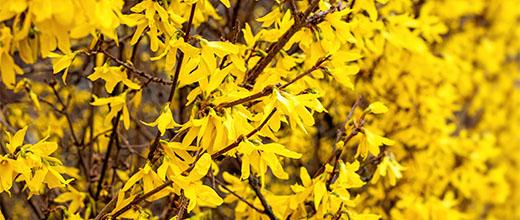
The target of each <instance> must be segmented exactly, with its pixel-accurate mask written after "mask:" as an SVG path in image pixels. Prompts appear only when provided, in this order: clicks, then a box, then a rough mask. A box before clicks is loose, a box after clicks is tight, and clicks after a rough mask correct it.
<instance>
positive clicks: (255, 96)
mask: <svg viewBox="0 0 520 220" xmlns="http://www.w3.org/2000/svg"><path fill="white" fill-rule="evenodd" d="M329 59H330V56H326V57H323V58H320V59H318V61H317V62H316V63H315V64H314V65H313V66H312V67H311V68H310V69H308V70H306V71H305V72H303V73H301V74H299V75H297V76H296V77H294V79H292V80H291V81H289V82H287V83H285V84H283V85H281V86H276V85H269V86H266V87H265V88H264V89H262V90H261V91H259V92H257V93H254V94H252V95H250V96H247V97H244V98H240V99H237V100H234V101H229V102H223V103H220V104H219V105H217V107H216V109H222V108H229V107H232V106H235V105H240V104H243V103H246V102H250V101H253V100H255V99H258V98H261V97H264V96H267V95H269V94H271V93H272V92H273V89H274V88H278V89H285V88H287V87H288V86H290V85H291V84H293V83H295V82H296V81H298V80H300V79H301V78H303V77H304V76H307V75H309V74H311V73H312V72H314V71H315V70H318V69H320V68H322V65H323V63H324V62H325V61H327V60H329Z"/></svg>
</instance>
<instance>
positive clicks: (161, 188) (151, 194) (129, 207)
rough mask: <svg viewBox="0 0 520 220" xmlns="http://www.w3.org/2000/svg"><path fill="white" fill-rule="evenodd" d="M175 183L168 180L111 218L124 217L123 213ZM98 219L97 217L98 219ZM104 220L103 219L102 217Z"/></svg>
mask: <svg viewBox="0 0 520 220" xmlns="http://www.w3.org/2000/svg"><path fill="white" fill-rule="evenodd" d="M172 183H173V181H171V180H168V181H166V182H164V183H163V184H161V185H160V186H158V187H156V188H154V189H153V190H151V191H150V192H147V193H145V194H142V195H140V196H138V197H136V198H135V199H134V200H133V201H132V202H130V203H128V204H127V205H125V206H123V208H121V209H119V210H118V211H117V212H116V213H114V215H112V216H110V217H111V218H113V219H116V218H117V217H118V216H120V215H122V214H123V213H125V212H126V211H128V210H129V209H131V208H132V207H133V206H134V205H137V204H139V203H140V202H141V201H143V200H145V199H146V198H148V197H150V196H153V195H154V194H156V193H158V192H160V191H161V190H163V189H164V188H166V187H168V186H170V185H171V184H172ZM96 218H97V217H96ZM102 218H103V217H102Z"/></svg>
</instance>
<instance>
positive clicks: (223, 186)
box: [215, 179, 265, 214]
mask: <svg viewBox="0 0 520 220" xmlns="http://www.w3.org/2000/svg"><path fill="white" fill-rule="evenodd" d="M215 182H216V183H217V184H219V185H220V186H222V188H224V189H225V190H226V191H228V192H229V193H231V194H232V195H233V196H235V197H237V199H239V200H240V201H242V202H244V203H245V204H246V205H247V206H249V207H251V208H252V209H254V210H255V211H257V212H258V213H262V214H264V213H265V212H264V210H261V209H259V208H257V207H256V206H255V205H253V204H252V203H251V202H249V201H247V199H245V198H244V197H242V196H240V195H238V194H237V193H236V192H233V190H231V189H229V188H228V187H227V186H226V184H225V183H223V182H221V181H220V180H218V179H215Z"/></svg>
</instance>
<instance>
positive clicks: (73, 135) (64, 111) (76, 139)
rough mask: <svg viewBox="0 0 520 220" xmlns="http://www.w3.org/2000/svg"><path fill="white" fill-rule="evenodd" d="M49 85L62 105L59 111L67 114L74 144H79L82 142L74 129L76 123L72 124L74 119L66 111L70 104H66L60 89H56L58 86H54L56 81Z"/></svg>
mask: <svg viewBox="0 0 520 220" xmlns="http://www.w3.org/2000/svg"><path fill="white" fill-rule="evenodd" d="M49 86H50V87H51V88H52V92H53V93H54V96H56V99H57V100H58V102H59V103H60V104H61V106H62V109H61V111H59V112H60V113H62V114H63V115H64V116H65V118H66V119H67V124H68V126H69V129H70V133H71V135H72V139H73V141H74V145H76V146H79V145H80V142H79V140H78V138H77V136H76V132H75V131H74V125H73V124H72V119H71V118H70V115H69V113H67V111H66V109H67V106H68V105H67V104H65V102H64V101H63V100H62V99H61V97H60V94H59V93H58V90H56V88H54V83H50V84H49ZM51 106H52V105H51Z"/></svg>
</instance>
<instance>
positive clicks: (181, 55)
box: [147, 3, 197, 161]
mask: <svg viewBox="0 0 520 220" xmlns="http://www.w3.org/2000/svg"><path fill="white" fill-rule="evenodd" d="M196 8H197V3H194V4H193V5H192V6H191V12H190V18H189V20H188V24H187V25H186V26H185V29H184V33H185V34H184V42H187V41H188V39H189V37H190V30H191V26H192V23H193V17H194V16H195V9H196ZM178 53H179V59H177V63H176V69H175V73H174V75H173V81H172V82H173V83H172V84H171V85H172V87H171V89H170V95H169V96H168V103H170V106H171V102H172V100H173V97H174V96H175V90H176V89H177V83H178V82H177V81H178V79H179V74H180V72H181V67H182V61H183V60H184V53H183V52H182V51H181V50H179V51H178ZM160 137H161V133H160V132H159V131H157V135H155V139H154V142H153V143H152V145H151V146H150V151H149V152H148V157H147V158H148V160H150V161H152V160H153V157H154V155H155V151H157V147H158V146H159V138H160Z"/></svg>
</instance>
